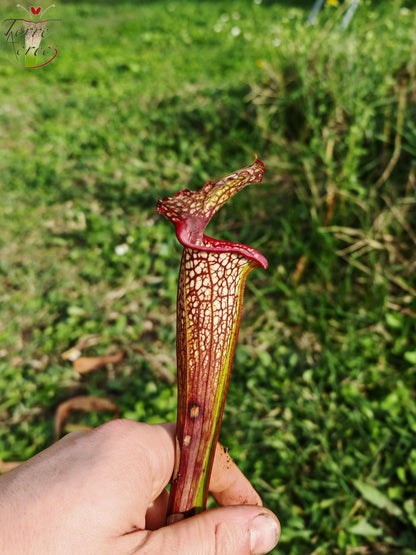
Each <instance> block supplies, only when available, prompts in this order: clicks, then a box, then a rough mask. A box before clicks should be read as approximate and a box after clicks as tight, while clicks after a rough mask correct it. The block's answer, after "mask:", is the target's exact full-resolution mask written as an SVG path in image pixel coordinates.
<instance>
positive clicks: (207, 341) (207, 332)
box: [157, 158, 267, 524]
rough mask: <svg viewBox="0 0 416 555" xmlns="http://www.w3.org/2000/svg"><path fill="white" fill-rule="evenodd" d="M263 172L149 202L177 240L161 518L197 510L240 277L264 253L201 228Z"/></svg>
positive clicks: (257, 167)
mask: <svg viewBox="0 0 416 555" xmlns="http://www.w3.org/2000/svg"><path fill="white" fill-rule="evenodd" d="M263 173H264V166H263V164H262V162H260V160H258V159H257V158H256V160H255V161H254V162H253V164H251V165H250V166H247V167H246V168H243V169H242V170H238V171H236V172H234V173H232V174H230V175H227V176H226V177H224V178H223V179H221V180H220V181H218V182H217V183H213V182H208V183H206V184H205V185H204V187H203V188H202V189H201V190H200V191H189V190H184V191H180V192H179V193H177V194H176V195H175V196H174V197H172V198H167V197H166V198H164V199H163V200H159V201H158V204H157V210H158V212H159V213H160V214H164V215H165V216H166V217H167V218H168V219H169V220H170V221H171V222H172V223H174V225H175V227H176V234H177V237H178V240H179V241H180V242H181V243H182V245H183V246H184V250H183V254H182V261H181V267H180V272H179V283H178V300H177V340H176V343H177V344H176V349H177V366H178V415H177V431H176V439H177V449H176V451H177V452H176V459H177V460H176V464H175V470H174V474H173V478H172V484H171V493H170V497H169V506H168V524H169V523H172V522H175V521H177V520H181V519H183V518H186V517H188V516H191V515H193V514H195V513H198V512H201V511H203V510H204V509H205V506H206V500H207V494H208V485H209V479H210V475H211V468H212V462H213V457H214V453H215V445H216V442H217V439H218V434H219V431H220V426H221V420H222V414H223V411H224V405H225V398H226V394H227V388H228V382H229V379H230V373H231V367H232V362H233V358H234V352H235V347H236V342H237V337H238V331H239V328H240V320H241V311H242V306H243V295H244V286H245V282H246V278H247V275H248V274H249V273H250V272H251V270H253V269H254V268H256V267H257V266H261V267H263V268H267V261H266V259H265V258H264V256H263V255H261V254H260V253H259V252H258V251H256V250H255V249H253V248H252V247H249V246H247V245H243V244H241V243H231V242H228V241H220V240H217V239H213V238H211V237H208V236H206V235H205V234H204V230H205V228H206V226H207V224H208V223H209V221H210V220H211V218H212V217H213V215H214V214H215V213H216V212H217V211H218V210H219V209H220V208H221V206H223V205H224V204H225V203H226V202H227V200H229V199H230V198H231V197H232V196H233V195H234V194H236V193H237V192H238V191H240V190H241V189H242V188H243V187H245V186H246V185H248V184H249V183H253V182H260V181H261V180H262V178H263Z"/></svg>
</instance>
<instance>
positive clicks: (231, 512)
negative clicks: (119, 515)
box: [120, 505, 280, 555]
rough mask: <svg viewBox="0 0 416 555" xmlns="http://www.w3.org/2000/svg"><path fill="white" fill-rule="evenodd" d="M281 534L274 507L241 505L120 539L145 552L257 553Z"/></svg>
mask: <svg viewBox="0 0 416 555" xmlns="http://www.w3.org/2000/svg"><path fill="white" fill-rule="evenodd" d="M279 536H280V524H279V521H278V520H277V518H276V517H275V515H274V514H273V513H272V512H271V511H268V510H267V509H264V508H263V507H258V506H250V505H241V506H229V507H221V508H218V509H212V510H209V511H205V512H203V513H201V514H199V515H195V516H193V517H190V518H188V519H186V520H182V521H180V522H175V524H171V525H169V526H165V527H163V528H159V529H158V530H155V531H153V532H151V531H147V530H146V531H140V532H134V533H130V534H129V535H127V536H124V537H123V538H120V539H122V540H124V541H125V542H126V545H125V547H126V550H129V551H128V552H129V553H131V552H134V553H140V554H141V555H150V554H152V555H154V554H155V553H163V554H164V555H174V554H177V553H181V555H250V554H251V555H254V554H264V553H268V552H269V551H270V550H271V549H273V547H275V545H276V544H277V542H278V540H279ZM127 542H128V544H127ZM130 550H131V551H130Z"/></svg>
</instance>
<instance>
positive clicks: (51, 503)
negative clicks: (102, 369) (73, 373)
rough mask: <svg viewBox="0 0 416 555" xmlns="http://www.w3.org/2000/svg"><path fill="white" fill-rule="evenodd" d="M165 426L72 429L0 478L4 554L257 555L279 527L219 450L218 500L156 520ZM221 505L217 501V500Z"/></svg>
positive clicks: (167, 449)
mask: <svg viewBox="0 0 416 555" xmlns="http://www.w3.org/2000/svg"><path fill="white" fill-rule="evenodd" d="M174 435H175V427H174V425H172V424H155V425H150V424H143V423H137V422H132V421H128V420H113V421H112V422H109V423H107V424H104V425H103V426H100V427H99V428H96V429H95V430H92V431H89V432H74V433H72V434H69V435H67V436H66V437H64V438H63V439H61V440H60V441H59V442H58V443H56V444H54V445H53V446H51V447H50V448H49V449H46V450H45V451H43V452H42V453H39V454H38V455H36V456H35V457H33V458H32V459H30V460H29V461H27V462H26V463H24V464H22V465H21V466H19V467H18V468H16V469H15V470H12V471H10V472H8V473H7V474H5V475H3V476H1V477H0V553H2V554H3V553H4V554H5V555H21V554H22V555H23V554H24V555H66V554H68V555H83V554H85V555H95V554H97V555H106V554H108V555H124V554H129V555H130V554H133V553H138V554H140V555H154V554H157V555H159V554H160V555H173V554H177V553H181V555H248V554H250V553H251V554H254V553H259V554H260V553H267V552H268V551H269V550H271V549H272V548H273V547H274V545H275V544H276V543H277V540H278V537H279V534H280V525H279V522H278V520H277V518H276V517H275V515H274V514H273V513H272V512H271V511H269V510H267V509H265V508H263V507H261V499H260V497H259V496H258V494H257V493H256V492H255V491H254V489H253V487H252V486H251V484H250V483H249V481H248V480H247V479H246V478H245V477H244V476H243V474H242V473H241V472H240V471H239V469H238V468H237V466H236V465H235V464H234V463H233V462H232V460H231V459H230V457H229V456H228V454H227V453H225V451H224V449H223V448H222V447H220V446H217V451H216V455H215V460H214V466H213V471H212V476H211V482H210V491H211V493H212V494H213V496H214V498H215V499H216V501H217V502H218V503H219V504H220V505H224V506H223V507H219V508H216V509H211V510H208V511H205V512H203V513H201V514H198V515H195V516H193V517H191V518H188V519H186V520H182V521H180V522H176V523H175V524H171V525H170V526H164V524H165V518H166V507H167V498H168V492H167V490H166V489H165V486H166V485H167V484H168V482H169V480H170V478H171V475H172V471H173V466H174V458H175V439H174ZM225 505H226V506H225Z"/></svg>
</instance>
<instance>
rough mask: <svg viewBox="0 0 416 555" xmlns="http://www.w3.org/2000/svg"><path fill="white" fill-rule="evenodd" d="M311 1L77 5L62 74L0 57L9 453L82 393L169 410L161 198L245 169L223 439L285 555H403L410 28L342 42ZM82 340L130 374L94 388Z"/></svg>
mask: <svg viewBox="0 0 416 555" xmlns="http://www.w3.org/2000/svg"><path fill="white" fill-rule="evenodd" d="M311 5H312V2H307V1H304V2H301V1H293V2H291V1H289V0H287V1H280V2H271V1H266V0H263V1H262V2H260V1H257V2H256V1H251V0H245V1H243V2H241V1H239V2H237V1H233V0H231V1H230V2H227V3H226V4H225V3H221V2H208V1H207V2H191V1H184V2H178V1H163V0H160V1H158V2H143V3H131V2H124V1H123V2H120V3H117V5H116V6H113V5H112V3H110V2H100V3H98V2H97V3H95V2H76V1H67V2H63V3H62V4H60V5H57V8H56V10H55V13H54V17H57V18H60V19H61V23H60V24H59V25H60V27H59V32H57V35H56V40H57V44H58V46H59V54H58V56H57V58H56V60H54V62H53V63H51V64H50V65H49V66H47V67H45V68H43V69H39V70H24V69H22V68H18V67H15V66H13V65H12V64H11V63H10V62H9V61H8V60H7V59H6V58H5V56H2V57H1V58H0V83H1V84H0V122H1V127H2V134H1V137H0V150H1V157H0V173H1V176H2V202H1V203H0V250H1V256H0V458H2V459H3V460H23V459H26V458H28V457H30V456H32V455H33V454H34V453H35V452H37V451H39V450H41V449H43V448H45V447H46V446H47V445H49V444H50V443H51V442H52V441H53V415H54V410H55V408H56V407H57V406H58V404H59V403H60V402H61V401H64V400H66V399H68V398H71V397H74V396H76V395H93V396H99V397H105V398H109V399H111V400H112V401H113V402H114V403H115V404H116V405H117V406H118V407H119V408H120V411H121V414H122V415H123V416H125V417H128V418H135V419H140V420H144V421H148V422H155V421H159V420H174V419H175V410H176V391H175V385H174V384H172V383H171V379H170V378H171V376H172V375H174V374H175V360H174V352H175V298H176V280H177V270H178V269H177V260H178V256H179V252H180V249H179V245H178V244H177V242H176V240H175V238H174V237H173V236H172V234H171V232H170V228H169V225H168V224H167V223H166V222H164V221H163V220H162V219H161V218H159V217H158V215H157V214H156V210H155V204H156V201H157V199H158V198H162V197H164V196H166V195H171V194H173V193H174V192H175V191H176V190H178V187H179V188H181V189H183V188H186V187H188V188H195V189H196V188H199V187H200V186H201V185H202V184H203V183H204V182H205V181H206V180H208V179H215V178H217V177H219V176H221V175H224V174H225V173H227V172H229V171H231V170H233V169H236V168H239V167H242V166H245V165H247V164H249V163H250V162H251V161H252V160H253V157H254V153H257V155H258V156H259V157H260V158H261V159H262V160H263V161H264V162H265V165H266V174H265V178H264V181H263V183H262V185H261V186H259V187H258V188H256V190H255V191H254V192H253V191H250V190H248V191H247V193H246V194H245V195H244V196H242V197H241V198H240V197H236V199H234V200H233V201H232V203H230V206H228V207H226V208H224V210H223V211H222V212H221V213H220V214H219V215H218V218H217V221H216V223H215V226H216V228H218V229H219V230H221V238H223V239H228V240H231V241H232V240H235V239H236V237H238V240H241V241H242V242H244V243H247V244H251V245H253V246H254V247H256V248H258V249H260V250H261V251H262V253H264V254H265V256H266V257H267V258H268V260H269V261H270V269H269V270H268V271H265V272H258V273H257V274H256V276H253V279H251V280H250V283H249V284H248V285H247V294H246V305H245V310H244V313H243V321H242V326H241V332H240V341H239V345H238V347H237V352H236V359H235V364H234V369H233V374H232V376H231V382H230V389H229V395H228V400H227V404H226V408H225V415H224V423H223V427H222V431H221V440H222V442H223V443H224V444H225V445H227V446H228V447H229V448H230V452H231V453H232V455H233V457H234V458H235V460H236V461H237V462H238V463H239V465H240V466H241V468H242V469H243V470H244V472H245V473H247V475H248V476H249V477H250V479H252V480H253V483H254V485H255V487H256V488H257V489H258V491H259V492H260V494H261V495H262V497H263V499H264V504H265V505H267V506H270V508H271V509H273V510H274V511H276V512H277V514H278V515H279V516H280V518H281V521H282V531H283V534H282V540H281V543H280V544H279V546H280V547H279V549H278V550H276V553H277V552H278V553H287V554H290V555H298V554H299V555H303V554H304V553H313V554H314V555H324V554H327V553H340V554H355V553H357V554H358V553H400V554H407V555H410V554H412V553H413V554H414V553H415V549H414V546H415V544H416V512H415V505H414V485H413V484H414V482H415V479H416V451H415V447H414V437H415V433H416V408H415V403H414V392H415V388H416V356H415V352H416V346H415V337H416V329H415V328H416V326H415V317H416V302H415V297H416V281H415V264H416V262H415V254H414V253H415V246H416V229H415V224H414V222H415V221H416V202H415V193H416V173H415V172H416V165H415V159H416V158H415V157H416V127H415V124H414V122H415V118H416V78H415V76H416V48H415V42H414V37H415V33H416V12H415V8H414V5H413V3H412V2H410V1H405V0H403V1H401V0H392V1H384V2H371V1H370V0H362V2H360V6H359V8H358V10H357V12H356V14H355V16H354V19H353V20H352V22H351V24H350V26H349V27H348V29H347V30H346V31H344V32H341V31H340V29H339V22H340V20H341V17H342V14H343V13H344V7H343V5H342V3H341V2H339V5H338V6H329V5H328V6H326V7H325V8H324V9H323V10H322V11H321V12H320V14H319V18H318V20H317V23H316V25H314V26H308V25H307V24H306V20H307V17H308V14H309V11H310V9H311ZM15 10H16V8H15V4H14V2H12V1H9V0H7V2H5V3H3V4H2V7H1V10H0V15H1V17H2V18H3V19H4V18H6V17H13V16H14V15H13V14H15ZM16 17H18V15H16ZM233 213H237V214H238V217H235V218H233ZM254 218H255V221H256V225H255V226H254V225H252V222H253V221H254ZM237 222H238V223H237ZM208 231H209V230H208ZM80 342H81V343H82V345H85V346H84V347H83V349H82V355H83V356H101V355H104V354H108V353H109V352H118V351H123V352H125V359H124V361H123V362H122V363H121V364H119V365H109V366H107V367H106V368H104V369H100V370H97V371H95V372H91V373H90V374H88V375H82V376H81V375H79V374H77V373H76V372H75V371H74V370H73V368H72V365H71V363H70V362H69V361H65V360H63V359H62V357H61V354H62V353H64V352H65V351H67V350H68V349H70V348H71V347H74V346H76V345H79V344H80ZM103 419H104V416H101V415H99V414H91V415H90V416H87V417H85V418H84V417H80V423H87V424H90V425H97V424H99V423H100V422H102V421H103ZM392 507H396V508H393V509H392Z"/></svg>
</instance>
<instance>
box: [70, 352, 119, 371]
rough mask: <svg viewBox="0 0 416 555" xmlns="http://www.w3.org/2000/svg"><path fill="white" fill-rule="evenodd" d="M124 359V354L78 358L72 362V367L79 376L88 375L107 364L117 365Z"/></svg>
mask: <svg viewBox="0 0 416 555" xmlns="http://www.w3.org/2000/svg"><path fill="white" fill-rule="evenodd" d="M123 358H124V353H123V352H120V353H115V354H113V355H102V356H99V357H78V358H77V359H76V360H74V361H73V362H72V367H73V369H74V370H75V372H78V373H79V374H87V373H88V372H92V371H93V370H99V369H100V368H103V366H106V365H107V364H117V363H119V362H121V361H122V360H123Z"/></svg>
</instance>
